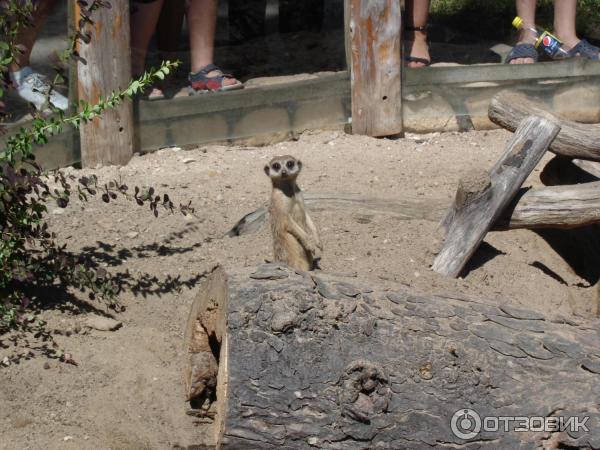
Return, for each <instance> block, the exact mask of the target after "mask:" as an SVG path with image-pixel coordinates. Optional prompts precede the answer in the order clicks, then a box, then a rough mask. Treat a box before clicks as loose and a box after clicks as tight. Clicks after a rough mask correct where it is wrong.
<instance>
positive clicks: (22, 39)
mask: <svg viewBox="0 0 600 450" xmlns="http://www.w3.org/2000/svg"><path fill="white" fill-rule="evenodd" d="M57 1H58V0H40V1H39V2H37V3H36V4H35V10H34V12H33V18H32V23H31V26H29V27H25V28H23V29H22V30H21V31H20V32H19V36H18V37H17V44H18V45H20V46H21V50H22V52H21V53H19V54H17V55H15V60H14V61H13V62H12V63H11V64H10V66H9V68H8V70H9V72H17V71H19V70H20V69H22V68H23V67H28V66H29V58H30V57H31V50H32V49H33V45H34V44H35V40H36V39H37V35H38V33H39V31H40V29H41V28H42V26H43V25H44V22H45V21H46V19H47V18H48V14H49V13H50V11H51V10H52V8H54V5H56V2H57Z"/></svg>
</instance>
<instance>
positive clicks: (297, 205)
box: [265, 155, 323, 270]
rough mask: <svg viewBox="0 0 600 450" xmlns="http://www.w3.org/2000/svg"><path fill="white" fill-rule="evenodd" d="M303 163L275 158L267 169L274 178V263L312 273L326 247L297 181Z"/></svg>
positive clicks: (272, 202)
mask: <svg viewBox="0 0 600 450" xmlns="http://www.w3.org/2000/svg"><path fill="white" fill-rule="evenodd" d="M301 169H302V162H300V161H299V160H297V159H296V158H294V157H293V156H289V155H285V156H276V157H275V158H273V159H272V160H271V161H270V162H269V164H267V165H266V166H265V173H266V174H267V176H268V177H269V178H270V179H271V184H272V185H273V191H272V192H271V204H270V206H269V213H270V215H271V233H272V234H273V255H274V258H275V261H280V262H283V263H286V264H287V265H288V266H290V267H293V268H294V269H299V270H313V269H315V268H316V266H317V261H318V259H320V254H321V251H322V250H323V245H322V244H321V238H320V237H319V231H318V230H317V227H316V226H315V224H314V223H313V221H312V220H311V218H310V216H309V215H308V214H307V212H306V208H305V207H304V198H303V197H302V191H301V190H300V188H299V187H298V185H297V184H296V178H297V177H298V174H299V173H300V170H301Z"/></svg>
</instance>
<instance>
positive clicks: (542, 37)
mask: <svg viewBox="0 0 600 450" xmlns="http://www.w3.org/2000/svg"><path fill="white" fill-rule="evenodd" d="M512 24H513V27H515V28H516V29H517V30H521V29H523V30H529V31H531V32H533V33H534V34H535V37H536V41H535V44H534V46H535V48H541V49H542V50H544V51H545V52H546V53H547V54H548V55H550V57H551V58H554V59H558V58H566V57H567V56H569V53H568V52H567V50H565V49H564V48H563V43H562V42H561V41H560V39H558V38H557V37H556V36H554V35H553V34H551V33H550V32H549V31H547V30H544V29H543V28H540V27H538V26H537V25H534V26H528V25H526V24H524V23H523V19H521V18H520V17H519V16H517V17H515V19H514V20H513V22H512Z"/></svg>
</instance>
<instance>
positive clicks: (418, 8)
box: [404, 0, 431, 67]
mask: <svg viewBox="0 0 600 450" xmlns="http://www.w3.org/2000/svg"><path fill="white" fill-rule="evenodd" d="M428 19H429V0H407V1H406V27H407V28H408V29H407V30H406V32H405V33H404V34H405V36H406V37H407V39H408V40H409V41H410V44H409V46H410V49H409V53H408V54H409V55H410V56H413V57H415V58H423V59H426V60H430V59H431V57H430V56H429V46H428V45H427V32H426V31H416V30H415V31H413V30H410V28H420V27H425V26H427V20H428ZM423 66H425V64H424V63H421V62H415V61H409V62H408V67H423Z"/></svg>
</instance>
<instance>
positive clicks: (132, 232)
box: [125, 231, 140, 239]
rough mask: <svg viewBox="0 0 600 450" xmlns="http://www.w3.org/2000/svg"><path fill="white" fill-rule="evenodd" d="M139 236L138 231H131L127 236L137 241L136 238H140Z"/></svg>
mask: <svg viewBox="0 0 600 450" xmlns="http://www.w3.org/2000/svg"><path fill="white" fill-rule="evenodd" d="M139 234H140V233H138V232H137V231H130V232H129V233H127V234H126V235H125V236H127V237H128V238H129V239H135V238H136V237H138V236H139Z"/></svg>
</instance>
